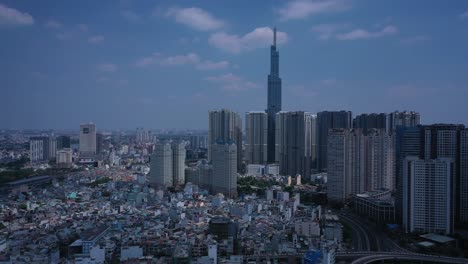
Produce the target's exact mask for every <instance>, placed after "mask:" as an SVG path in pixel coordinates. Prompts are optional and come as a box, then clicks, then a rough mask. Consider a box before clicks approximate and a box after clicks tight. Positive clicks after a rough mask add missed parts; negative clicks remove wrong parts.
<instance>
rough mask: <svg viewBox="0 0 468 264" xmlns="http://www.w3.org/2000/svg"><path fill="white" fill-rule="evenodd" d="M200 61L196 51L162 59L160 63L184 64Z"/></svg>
mask: <svg viewBox="0 0 468 264" xmlns="http://www.w3.org/2000/svg"><path fill="white" fill-rule="evenodd" d="M199 61H200V57H199V56H198V54H196V53H189V54H187V55H176V56H171V57H167V58H165V59H163V60H162V61H161V64H163V65H185V64H197V63H198V62H199Z"/></svg>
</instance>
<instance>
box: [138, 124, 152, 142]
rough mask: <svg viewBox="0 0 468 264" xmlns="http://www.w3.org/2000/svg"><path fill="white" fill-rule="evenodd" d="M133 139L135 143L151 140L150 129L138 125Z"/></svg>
mask: <svg viewBox="0 0 468 264" xmlns="http://www.w3.org/2000/svg"><path fill="white" fill-rule="evenodd" d="M135 141H136V142H137V143H148V142H151V131H149V130H147V129H145V128H142V127H138V128H137V129H136V137H135Z"/></svg>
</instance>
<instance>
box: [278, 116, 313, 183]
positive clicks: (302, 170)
mask: <svg viewBox="0 0 468 264" xmlns="http://www.w3.org/2000/svg"><path fill="white" fill-rule="evenodd" d="M311 130H312V115H311V114H310V113H307V112H302V111H297V112H280V113H278V114H277V134H278V154H279V164H280V174H283V175H291V176H295V175H296V174H300V175H301V176H303V177H305V178H309V177H310V174H311V161H312V158H311V154H312V150H311V147H312V131H311Z"/></svg>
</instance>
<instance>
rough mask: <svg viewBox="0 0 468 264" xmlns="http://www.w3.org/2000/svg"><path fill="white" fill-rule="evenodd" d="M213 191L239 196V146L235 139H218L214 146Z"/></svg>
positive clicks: (232, 196)
mask: <svg viewBox="0 0 468 264" xmlns="http://www.w3.org/2000/svg"><path fill="white" fill-rule="evenodd" d="M211 147H212V151H213V179H212V186H211V189H212V192H213V193H223V194H224V195H226V196H228V197H231V198H234V197H237V146H236V144H235V143H234V142H233V141H228V142H223V141H218V142H217V143H215V144H213V145H212V146H211Z"/></svg>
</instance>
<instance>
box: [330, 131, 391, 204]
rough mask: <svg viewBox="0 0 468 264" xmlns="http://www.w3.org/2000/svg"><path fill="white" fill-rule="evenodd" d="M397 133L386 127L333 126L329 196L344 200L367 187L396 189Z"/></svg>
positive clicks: (367, 188) (336, 199) (372, 189)
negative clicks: (395, 134)
mask: <svg viewBox="0 0 468 264" xmlns="http://www.w3.org/2000/svg"><path fill="white" fill-rule="evenodd" d="M394 153H395V151H394V136H393V135H391V134H387V133H386V132H385V130H384V129H373V130H369V131H368V132H367V133H365V132H364V130H363V129H360V128H356V129H340V128H336V129H331V130H330V131H329V134H328V159H327V160H328V167H329V169H328V184H327V187H328V197H329V199H331V200H335V201H339V202H343V201H345V200H346V199H347V198H349V197H350V196H351V195H355V194H359V193H362V192H365V191H375V190H380V189H388V190H393V189H394V166H395V161H394Z"/></svg>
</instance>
